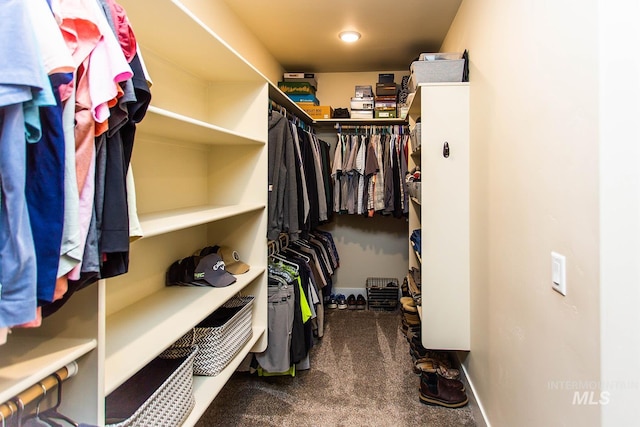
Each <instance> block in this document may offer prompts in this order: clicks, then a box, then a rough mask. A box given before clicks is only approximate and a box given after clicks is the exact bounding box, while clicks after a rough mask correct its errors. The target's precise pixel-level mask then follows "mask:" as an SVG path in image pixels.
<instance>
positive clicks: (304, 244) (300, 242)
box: [293, 239, 311, 249]
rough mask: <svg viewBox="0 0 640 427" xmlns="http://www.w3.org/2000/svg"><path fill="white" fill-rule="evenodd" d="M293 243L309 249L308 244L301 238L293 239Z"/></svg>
mask: <svg viewBox="0 0 640 427" xmlns="http://www.w3.org/2000/svg"><path fill="white" fill-rule="evenodd" d="M293 243H295V244H298V245H300V246H303V247H305V248H307V249H311V246H310V245H309V244H308V243H307V242H305V241H304V240H302V239H298V240H296V241H295V242H293Z"/></svg>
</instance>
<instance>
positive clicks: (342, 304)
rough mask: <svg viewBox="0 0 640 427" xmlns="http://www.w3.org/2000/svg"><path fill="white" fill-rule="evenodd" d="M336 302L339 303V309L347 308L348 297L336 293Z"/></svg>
mask: <svg viewBox="0 0 640 427" xmlns="http://www.w3.org/2000/svg"><path fill="white" fill-rule="evenodd" d="M336 302H337V303H338V310H344V309H345V308H347V297H345V296H344V295H342V294H338V295H336Z"/></svg>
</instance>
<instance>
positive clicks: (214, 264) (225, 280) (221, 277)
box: [193, 253, 236, 288]
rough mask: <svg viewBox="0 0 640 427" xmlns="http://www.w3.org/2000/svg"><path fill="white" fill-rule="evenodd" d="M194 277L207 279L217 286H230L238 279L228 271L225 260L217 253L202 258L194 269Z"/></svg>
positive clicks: (201, 279) (197, 279)
mask: <svg viewBox="0 0 640 427" xmlns="http://www.w3.org/2000/svg"><path fill="white" fill-rule="evenodd" d="M193 279H194V280H195V281H205V282H207V283H208V284H209V285H211V286H214V287H216V288H223V287H225V286H229V285H230V284H232V283H234V282H235V281H236V278H235V277H234V276H233V275H232V274H230V273H229V272H227V271H226V269H225V264H224V261H223V260H222V258H221V257H220V255H218V254H217V253H211V254H208V255H205V256H203V257H202V258H200V260H199V261H198V264H197V265H196V268H195V270H194V271H193Z"/></svg>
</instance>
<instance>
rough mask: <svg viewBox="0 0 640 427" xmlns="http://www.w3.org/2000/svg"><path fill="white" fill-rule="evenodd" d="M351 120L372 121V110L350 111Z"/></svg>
mask: <svg viewBox="0 0 640 427" xmlns="http://www.w3.org/2000/svg"><path fill="white" fill-rule="evenodd" d="M351 118H352V119H373V110H351Z"/></svg>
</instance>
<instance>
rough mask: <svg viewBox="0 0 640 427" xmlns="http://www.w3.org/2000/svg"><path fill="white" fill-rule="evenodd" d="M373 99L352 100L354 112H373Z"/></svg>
mask: <svg viewBox="0 0 640 427" xmlns="http://www.w3.org/2000/svg"><path fill="white" fill-rule="evenodd" d="M373 106H374V101H373V97H365V98H351V109H352V110H373Z"/></svg>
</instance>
